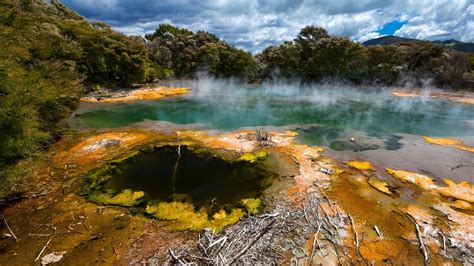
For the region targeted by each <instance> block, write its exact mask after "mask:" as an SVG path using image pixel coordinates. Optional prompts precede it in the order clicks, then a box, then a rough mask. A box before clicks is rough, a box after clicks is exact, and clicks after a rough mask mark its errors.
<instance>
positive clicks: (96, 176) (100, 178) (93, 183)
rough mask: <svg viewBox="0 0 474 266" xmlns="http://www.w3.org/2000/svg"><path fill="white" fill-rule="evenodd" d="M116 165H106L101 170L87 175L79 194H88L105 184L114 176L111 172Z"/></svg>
mask: <svg viewBox="0 0 474 266" xmlns="http://www.w3.org/2000/svg"><path fill="white" fill-rule="evenodd" d="M115 168H116V166H114V165H106V166H104V167H102V168H100V169H99V170H96V171H95V172H94V173H92V174H90V175H88V176H87V177H86V181H85V182H84V185H83V186H82V187H81V190H80V191H79V195H81V196H86V195H90V194H92V192H94V190H97V189H99V188H100V187H101V185H102V184H104V183H105V182H106V181H107V180H109V179H110V178H112V176H111V175H110V172H111V171H112V170H113V169H115Z"/></svg>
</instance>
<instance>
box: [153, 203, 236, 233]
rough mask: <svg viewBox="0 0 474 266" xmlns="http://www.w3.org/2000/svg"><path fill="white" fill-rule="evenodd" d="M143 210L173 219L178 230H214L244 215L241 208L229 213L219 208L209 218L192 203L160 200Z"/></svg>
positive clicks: (163, 217) (166, 218) (169, 219)
mask: <svg viewBox="0 0 474 266" xmlns="http://www.w3.org/2000/svg"><path fill="white" fill-rule="evenodd" d="M145 212H146V213H147V214H149V215H152V216H153V217H155V218H157V219H160V220H168V221H175V222H176V228H177V229H178V230H188V229H189V230H194V231H199V230H202V229H204V228H210V229H212V230H213V231H214V232H219V231H220V230H221V229H222V228H224V227H225V226H228V225H231V224H234V223H236V222H237V221H238V220H239V219H240V218H241V217H242V216H243V215H244V212H243V211H242V209H239V208H235V209H233V210H232V211H231V212H230V213H229V214H228V213H226V211H224V210H220V211H219V212H217V213H215V214H214V215H213V216H212V219H209V217H208V215H207V212H206V210H205V209H204V208H201V209H199V210H197V211H196V210H195V209H194V206H193V205H192V204H190V203H184V202H160V203H158V204H154V205H148V206H147V207H146V209H145Z"/></svg>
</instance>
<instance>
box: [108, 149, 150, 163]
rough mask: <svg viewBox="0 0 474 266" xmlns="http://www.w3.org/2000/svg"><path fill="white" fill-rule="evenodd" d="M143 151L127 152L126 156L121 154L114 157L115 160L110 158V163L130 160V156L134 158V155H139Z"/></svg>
mask: <svg viewBox="0 0 474 266" xmlns="http://www.w3.org/2000/svg"><path fill="white" fill-rule="evenodd" d="M141 152H142V151H133V152H131V153H128V154H126V155H124V156H120V157H118V158H115V159H113V160H110V161H109V163H110V164H119V163H122V162H124V161H126V160H128V159H130V158H132V157H135V156H137V155H138V154H140V153H141Z"/></svg>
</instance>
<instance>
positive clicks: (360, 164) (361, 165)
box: [347, 161, 374, 171]
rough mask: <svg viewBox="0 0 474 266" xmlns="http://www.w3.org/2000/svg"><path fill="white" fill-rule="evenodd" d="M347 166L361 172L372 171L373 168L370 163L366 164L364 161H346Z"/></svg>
mask: <svg viewBox="0 0 474 266" xmlns="http://www.w3.org/2000/svg"><path fill="white" fill-rule="evenodd" d="M347 165H349V166H350V167H352V168H355V169H357V170H362V171H373V170H374V166H373V165H372V164H371V163H370V162H366V161H348V162H347Z"/></svg>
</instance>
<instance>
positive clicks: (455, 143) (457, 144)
mask: <svg viewBox="0 0 474 266" xmlns="http://www.w3.org/2000/svg"><path fill="white" fill-rule="evenodd" d="M422 138H423V139H424V140H425V141H426V142H428V143H431V144H436V145H441V146H446V147H451V148H455V149H459V150H462V151H467V152H473V153H474V147H470V146H468V145H466V144H465V143H464V142H463V141H462V140H457V139H446V138H431V137H427V136H422Z"/></svg>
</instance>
